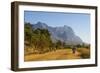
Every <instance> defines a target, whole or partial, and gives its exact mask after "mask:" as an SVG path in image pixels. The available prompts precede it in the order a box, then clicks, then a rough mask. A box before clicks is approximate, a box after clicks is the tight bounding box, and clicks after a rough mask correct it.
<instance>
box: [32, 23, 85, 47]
mask: <svg viewBox="0 0 100 73" xmlns="http://www.w3.org/2000/svg"><path fill="white" fill-rule="evenodd" d="M32 28H34V29H37V28H40V29H48V31H49V33H50V34H51V39H52V41H53V42H56V41H57V40H60V41H62V42H65V43H66V44H67V45H77V44H82V43H83V42H82V40H81V39H80V37H78V36H77V35H76V34H75V33H74V31H73V29H72V28H71V27H69V26H67V25H64V26H62V27H51V26H48V25H47V24H45V23H42V22H38V23H36V24H33V26H32Z"/></svg>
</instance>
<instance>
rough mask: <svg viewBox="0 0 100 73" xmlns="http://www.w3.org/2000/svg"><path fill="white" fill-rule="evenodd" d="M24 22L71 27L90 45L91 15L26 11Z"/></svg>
mask: <svg viewBox="0 0 100 73" xmlns="http://www.w3.org/2000/svg"><path fill="white" fill-rule="evenodd" d="M24 20H25V22H30V23H32V24H34V23H37V22H38V21H40V22H43V23H46V24H47V25H49V26H52V27H56V26H64V25H67V26H70V27H71V28H72V29H73V30H74V32H75V34H76V35H77V36H79V37H80V38H81V39H82V40H83V41H84V42H86V43H90V15H89V14H82V13H81V14H80V13H60V12H36V11H35V12H34V11H25V12H24Z"/></svg>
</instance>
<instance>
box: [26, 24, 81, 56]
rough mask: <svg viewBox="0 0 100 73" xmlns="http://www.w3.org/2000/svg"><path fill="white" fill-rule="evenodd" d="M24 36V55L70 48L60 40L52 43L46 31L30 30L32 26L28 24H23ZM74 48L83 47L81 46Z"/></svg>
mask: <svg viewBox="0 0 100 73" xmlns="http://www.w3.org/2000/svg"><path fill="white" fill-rule="evenodd" d="M24 34H25V35H24V44H25V46H24V47H25V54H31V53H34V54H36V53H39V54H41V53H45V52H49V51H55V50H56V49H64V48H71V46H72V45H66V44H65V43H64V42H61V41H60V40H58V41H57V42H55V43H53V42H52V40H51V35H50V33H49V31H48V30H47V29H39V28H37V29H35V28H32V24H30V23H25V25H24ZM76 46H77V47H83V46H82V45H76Z"/></svg>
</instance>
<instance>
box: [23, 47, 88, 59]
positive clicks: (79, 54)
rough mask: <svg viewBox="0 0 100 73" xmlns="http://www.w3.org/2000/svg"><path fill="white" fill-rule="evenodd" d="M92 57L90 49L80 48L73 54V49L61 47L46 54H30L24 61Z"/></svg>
mask: <svg viewBox="0 0 100 73" xmlns="http://www.w3.org/2000/svg"><path fill="white" fill-rule="evenodd" d="M85 58H90V49H86V48H78V49H77V51H76V53H75V54H73V53H72V50H71V49H60V50H56V51H51V52H47V53H44V54H29V55H25V56H24V61H44V60H67V59H85Z"/></svg>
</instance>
